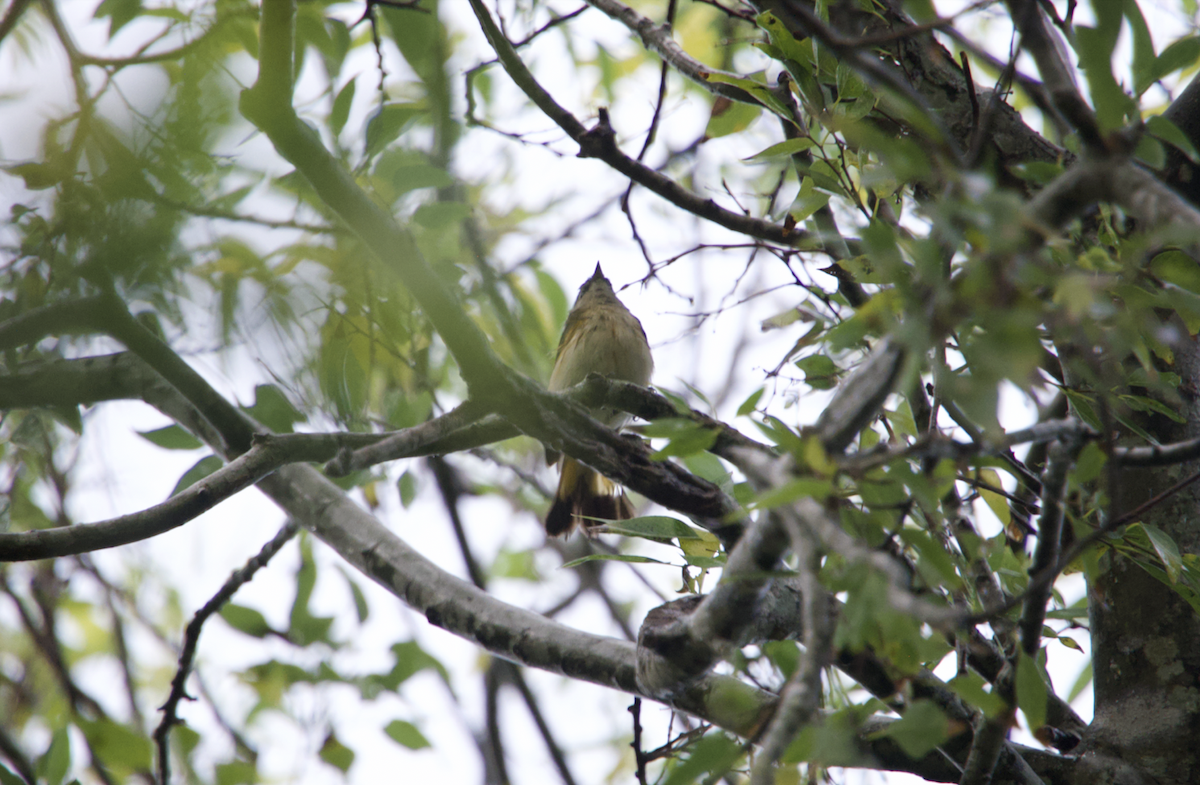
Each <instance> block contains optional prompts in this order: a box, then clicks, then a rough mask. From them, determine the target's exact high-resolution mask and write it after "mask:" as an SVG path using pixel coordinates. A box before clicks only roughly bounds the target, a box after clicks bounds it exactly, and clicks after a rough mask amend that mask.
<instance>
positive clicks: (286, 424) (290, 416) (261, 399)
mask: <svg viewBox="0 0 1200 785" xmlns="http://www.w3.org/2000/svg"><path fill="white" fill-rule="evenodd" d="M242 411H244V412H246V414H248V415H250V416H251V417H253V418H254V419H256V420H258V421H259V422H260V423H262V424H263V425H265V426H267V427H268V428H270V429H271V430H272V431H275V432H276V433H291V432H292V431H293V430H294V428H293V427H292V426H293V425H295V424H296V423H298V422H304V420H305V419H306V418H305V416H304V415H303V414H301V413H300V412H299V411H298V410H297V409H296V407H295V406H292V403H291V401H289V400H288V399H287V396H285V395H284V394H283V392H282V391H281V390H280V389H279V388H278V387H276V386H275V385H273V384H260V385H258V386H257V387H255V388H254V405H253V406H249V407H242Z"/></svg>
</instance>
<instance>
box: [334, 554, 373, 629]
mask: <svg viewBox="0 0 1200 785" xmlns="http://www.w3.org/2000/svg"><path fill="white" fill-rule="evenodd" d="M338 569H339V570H341V573H342V577H343V578H345V579H346V585H347V586H349V587H350V596H351V598H352V599H353V600H354V613H355V615H356V616H357V617H358V621H359V623H360V624H361V623H362V622H364V621H366V620H367V617H369V616H370V615H371V606H370V605H369V604H368V603H367V595H365V594H363V590H362V587H361V586H359V585H358V581H356V580H354V578H353V577H352V576H351V575H350V573H349V572H348V571H347V570H345V569H342V568H341V567H338Z"/></svg>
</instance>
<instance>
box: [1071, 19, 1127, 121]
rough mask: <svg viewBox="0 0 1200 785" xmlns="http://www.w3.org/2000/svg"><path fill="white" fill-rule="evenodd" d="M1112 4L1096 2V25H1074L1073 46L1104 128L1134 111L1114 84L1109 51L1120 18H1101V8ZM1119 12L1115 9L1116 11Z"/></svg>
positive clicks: (1118, 31) (1110, 52)
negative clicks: (1099, 20)
mask: <svg viewBox="0 0 1200 785" xmlns="http://www.w3.org/2000/svg"><path fill="white" fill-rule="evenodd" d="M1111 5H1114V4H1113V3H1105V2H1100V3H1097V4H1096V5H1095V7H1096V14H1097V16H1098V17H1102V19H1101V24H1100V26H1099V27H1096V28H1091V27H1086V26H1084V25H1076V26H1075V49H1076V51H1077V52H1078V53H1079V66H1080V68H1081V69H1083V72H1084V74H1085V75H1086V76H1087V81H1088V86H1089V88H1090V91H1091V94H1092V103H1093V104H1094V105H1095V107H1096V117H1097V119H1098V120H1099V121H1100V125H1101V127H1102V128H1104V129H1113V128H1118V127H1120V126H1121V125H1122V124H1123V123H1124V120H1125V115H1126V114H1127V113H1128V112H1130V111H1136V108H1137V107H1136V104H1134V102H1133V99H1131V98H1130V97H1129V96H1128V95H1126V94H1125V92H1124V91H1123V90H1122V89H1121V87H1120V85H1118V84H1117V80H1116V79H1114V78H1113V72H1112V52H1113V47H1114V46H1115V45H1116V43H1117V36H1118V35H1119V34H1120V32H1121V25H1120V18H1119V16H1118V18H1117V19H1116V20H1115V23H1114V22H1113V21H1112V20H1109V19H1106V18H1103V15H1102V14H1101V9H1102V8H1105V7H1106V6H1111ZM1119 13H1120V11H1119V9H1118V14H1119Z"/></svg>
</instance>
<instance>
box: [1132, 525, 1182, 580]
mask: <svg viewBox="0 0 1200 785" xmlns="http://www.w3.org/2000/svg"><path fill="white" fill-rule="evenodd" d="M1142 530H1143V531H1145V532H1146V536H1147V537H1148V538H1149V540H1150V544H1151V545H1152V546H1154V552H1155V553H1157V554H1158V558H1159V559H1161V560H1162V564H1163V569H1164V570H1165V571H1166V573H1167V579H1168V580H1170V581H1171V583H1179V576H1180V574H1181V573H1182V572H1183V559H1182V558H1181V557H1180V555H1179V546H1177V545H1176V544H1175V541H1174V540H1172V539H1171V537H1170V535H1168V534H1167V533H1166V532H1164V531H1163V530H1162V529H1160V528H1158V527H1157V526H1154V525H1152V524H1149V523H1143V524H1142Z"/></svg>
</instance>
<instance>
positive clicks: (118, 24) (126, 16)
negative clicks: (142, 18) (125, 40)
mask: <svg viewBox="0 0 1200 785" xmlns="http://www.w3.org/2000/svg"><path fill="white" fill-rule="evenodd" d="M141 12H142V2H141V0H104V2H102V3H101V4H100V5H98V6H96V11H95V13H94V14H92V17H93V18H94V19H104V18H105V17H108V38H109V40H110V41H111V40H112V38H113V36H115V35H116V34H117V31H118V30H120V29H121V28H122V27H124V26H125V25H127V24H129V23H130V22H132V21H133V20H134V19H136V18H137V16H138V14H140V13H141Z"/></svg>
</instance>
